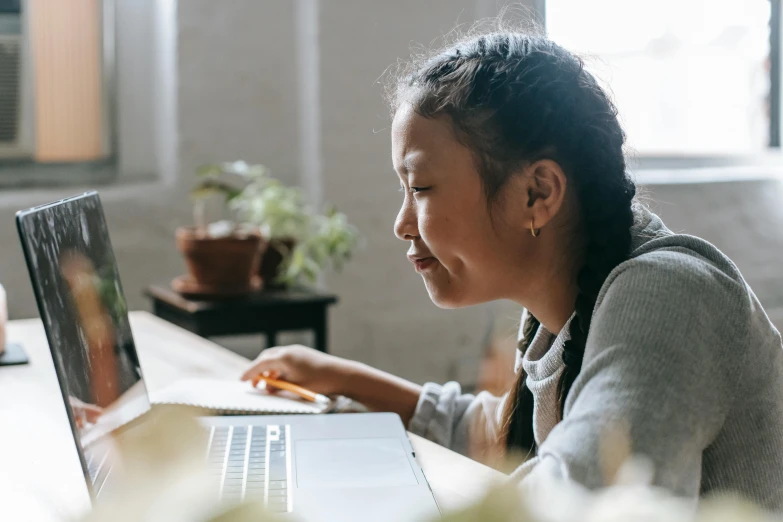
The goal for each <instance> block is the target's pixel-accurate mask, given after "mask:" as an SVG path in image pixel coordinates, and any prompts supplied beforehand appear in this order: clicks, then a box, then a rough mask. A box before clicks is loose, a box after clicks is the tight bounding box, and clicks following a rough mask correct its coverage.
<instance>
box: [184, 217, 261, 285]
mask: <svg viewBox="0 0 783 522" xmlns="http://www.w3.org/2000/svg"><path fill="white" fill-rule="evenodd" d="M264 243H265V242H264V241H263V239H262V237H261V235H260V234H246V235H241V236H228V237H219V238H214V237H209V236H205V235H203V234H201V233H199V232H197V231H196V229H195V228H194V227H180V228H178V229H177V248H178V249H179V251H180V252H182V255H183V256H184V257H185V263H186V264H187V266H188V273H189V274H190V276H191V277H192V278H193V280H194V281H195V282H196V283H198V284H199V285H203V286H206V287H211V288H226V289H242V288H250V286H251V284H250V283H251V280H252V278H253V277H254V276H255V275H256V274H257V273H258V266H259V262H260V258H261V253H262V247H263V246H264Z"/></svg>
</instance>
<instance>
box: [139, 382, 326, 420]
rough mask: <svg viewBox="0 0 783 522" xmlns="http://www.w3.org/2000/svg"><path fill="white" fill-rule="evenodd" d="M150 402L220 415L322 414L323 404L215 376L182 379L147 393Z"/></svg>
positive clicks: (323, 410) (324, 407)
mask: <svg viewBox="0 0 783 522" xmlns="http://www.w3.org/2000/svg"><path fill="white" fill-rule="evenodd" d="M150 400H151V402H152V403H153V404H177V405H183V406H196V407H199V408H205V409H208V410H212V411H213V412H214V413H217V414H218V415H220V414H230V415H238V414H251V415H264V414H289V413H324V412H325V411H326V410H328V409H329V406H322V405H318V404H315V403H312V402H307V401H304V400H301V399H298V398H296V396H295V395H293V394H286V392H280V393H279V394H275V395H270V394H268V393H266V392H265V391H263V390H259V389H256V388H253V387H252V386H251V385H250V383H248V382H241V381H228V380H217V379H183V380H181V381H177V382H175V383H174V384H172V385H170V386H167V387H165V388H163V389H162V390H159V391H157V392H151V393H150Z"/></svg>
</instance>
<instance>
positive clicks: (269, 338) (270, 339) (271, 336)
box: [266, 330, 277, 348]
mask: <svg viewBox="0 0 783 522" xmlns="http://www.w3.org/2000/svg"><path fill="white" fill-rule="evenodd" d="M275 346H277V331H276V330H268V331H267V332H266V347H267V348H273V347H275Z"/></svg>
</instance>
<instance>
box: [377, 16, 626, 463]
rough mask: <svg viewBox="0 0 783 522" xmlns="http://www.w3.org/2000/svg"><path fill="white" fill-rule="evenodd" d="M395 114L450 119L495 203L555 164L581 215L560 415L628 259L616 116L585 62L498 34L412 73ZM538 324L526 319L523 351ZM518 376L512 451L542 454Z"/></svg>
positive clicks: (508, 424) (395, 92) (507, 418)
mask: <svg viewBox="0 0 783 522" xmlns="http://www.w3.org/2000/svg"><path fill="white" fill-rule="evenodd" d="M390 94H391V100H390V101H391V106H392V111H396V109H397V108H398V107H399V106H400V105H401V104H402V103H409V104H411V106H412V107H413V109H414V110H415V111H416V112H417V113H418V114H419V115H421V116H423V117H426V118H434V117H438V116H441V115H445V116H447V117H448V118H449V119H450V121H451V124H452V126H453V127H454V129H455V134H456V136H457V139H458V140H460V141H461V142H462V143H463V144H464V145H465V146H467V147H468V148H470V149H471V150H472V152H473V156H474V158H475V161H476V167H477V170H478V172H479V173H480V175H481V178H482V186H483V188H484V191H485V193H486V196H487V200H488V204H489V205H490V210H491V203H492V202H493V201H494V200H495V198H496V196H497V195H498V193H499V192H500V190H501V188H503V186H504V185H505V183H506V181H507V180H508V179H509V178H510V177H511V176H512V175H513V174H514V172H518V171H519V169H520V168H522V167H524V166H525V165H529V164H531V163H533V162H535V161H538V160H541V159H550V160H553V161H555V162H557V163H558V164H559V165H560V167H561V168H562V169H563V172H564V173H565V174H566V177H567V178H568V181H569V189H573V190H574V191H575V194H576V196H577V197H576V199H577V201H578V207H579V214H580V226H579V229H580V233H581V234H582V236H583V237H581V238H580V243H579V244H580V245H583V247H582V251H581V252H580V255H581V257H580V258H579V259H580V260H582V262H583V265H582V266H581V268H580V269H579V271H578V274H577V286H578V295H577V297H576V302H575V303H574V310H575V315H574V318H573V319H572V321H571V322H570V326H569V336H570V339H569V340H568V341H566V343H565V346H564V351H563V363H564V365H565V369H564V372H563V374H562V377H561V379H560V381H559V384H558V390H559V408H560V414H561V417H562V415H563V414H564V409H565V403H566V397H567V396H568V392H569V390H570V389H571V386H572V385H573V383H574V380H575V379H576V377H577V376H578V375H579V371H580V370H581V367H582V359H583V357H584V351H585V344H586V342H587V336H588V333H589V331H590V322H591V318H592V314H593V309H594V308H595V303H596V299H597V297H598V293H599V290H600V288H601V286H602V285H603V283H604V281H605V280H606V278H607V276H608V275H609V272H611V271H612V269H614V268H615V267H616V266H617V265H618V264H619V263H621V262H623V261H624V260H626V259H627V258H628V255H629V253H630V248H631V232H630V229H631V226H632V225H633V219H634V217H633V210H632V207H633V200H634V196H635V192H636V188H635V186H634V183H633V181H632V180H631V179H630V178H629V176H628V175H627V173H626V169H625V159H624V155H623V144H624V142H625V134H624V132H623V130H622V128H621V126H620V123H619V121H618V118H617V110H616V108H615V106H614V105H613V103H612V101H611V100H610V99H609V97H608V95H607V94H606V93H605V92H604V90H603V89H602V88H601V87H600V86H599V85H598V83H597V82H596V80H595V78H594V77H593V76H592V75H591V74H590V73H589V72H587V71H586V70H585V67H584V63H583V61H582V60H581V59H580V58H578V57H577V56H575V55H574V54H572V53H570V52H568V51H567V50H565V49H564V48H562V47H560V46H558V45H557V44H555V43H554V42H552V41H551V40H549V39H547V38H545V37H541V36H531V35H527V34H523V33H520V32H514V31H495V32H490V33H486V34H483V35H474V36H470V37H468V38H465V39H463V40H462V41H459V42H457V43H456V44H453V45H451V46H449V47H448V48H446V49H445V50H443V51H441V52H438V53H436V54H435V55H434V56H431V57H427V58H424V59H422V60H420V61H419V62H415V63H413V64H411V66H410V68H409V70H408V71H406V72H405V73H404V74H402V75H401V76H400V77H399V78H398V79H397V82H396V83H395V85H394V86H393V88H392V90H391V92H390ZM539 326H540V324H539V322H538V320H537V319H536V318H535V317H533V316H532V315H531V314H528V316H527V319H526V322H525V325H524V327H523V333H524V335H523V339H522V340H521V342H520V349H521V350H523V351H524V350H525V349H527V347H528V346H529V345H530V343H531V342H532V339H533V336H534V335H535V333H536V331H537V330H538V328H539ZM525 379H526V376H525V373H524V371H520V373H519V376H518V377H517V382H516V384H515V385H514V386H513V388H512V390H511V392H510V394H509V397H508V399H507V400H506V411H505V413H504V424H505V429H504V437H505V443H506V446H507V447H508V448H509V449H514V450H522V451H527V452H530V451H534V450H535V446H536V443H535V438H534V434H533V396H532V393H531V392H530V390H528V388H527V386H526V385H525Z"/></svg>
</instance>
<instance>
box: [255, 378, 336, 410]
mask: <svg viewBox="0 0 783 522" xmlns="http://www.w3.org/2000/svg"><path fill="white" fill-rule="evenodd" d="M261 381H264V382H265V383H266V385H267V386H272V387H274V388H279V389H281V390H285V391H289V392H291V393H293V394H296V395H298V396H300V397H301V398H303V399H305V400H308V401H310V402H314V403H316V404H322V405H324V406H327V405H329V404H330V403H331V402H332V401H331V399H329V397H327V396H326V395H322V394H320V393H315V392H313V391H310V390H308V389H307V388H302V387H301V386H297V385H296V384H292V383H290V382H286V381H279V380H277V379H270V378H269V377H264V376H263V375H261V374H259V375H256V376H255V377H253V381H252V384H253V387H254V388H255V387H257V386H258V383H260V382H261Z"/></svg>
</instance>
